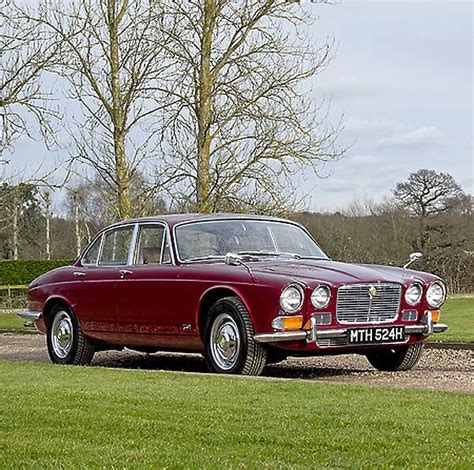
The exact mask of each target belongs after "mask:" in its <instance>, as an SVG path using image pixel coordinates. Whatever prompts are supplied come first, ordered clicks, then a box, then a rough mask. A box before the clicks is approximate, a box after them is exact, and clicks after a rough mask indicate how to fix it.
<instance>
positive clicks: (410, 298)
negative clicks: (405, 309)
mask: <svg viewBox="0 0 474 470" xmlns="http://www.w3.org/2000/svg"><path fill="white" fill-rule="evenodd" d="M422 295H423V287H421V284H418V283H415V284H412V285H411V286H410V287H408V289H407V290H406V292H405V301H406V303H407V304H408V305H411V306H412V307H413V306H414V305H418V304H419V303H420V301H421V297H422Z"/></svg>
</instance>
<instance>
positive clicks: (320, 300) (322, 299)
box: [311, 286, 331, 308]
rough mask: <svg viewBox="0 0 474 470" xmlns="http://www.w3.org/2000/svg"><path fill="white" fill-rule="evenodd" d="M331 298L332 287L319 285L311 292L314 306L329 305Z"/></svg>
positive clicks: (322, 306)
mask: <svg viewBox="0 0 474 470" xmlns="http://www.w3.org/2000/svg"><path fill="white" fill-rule="evenodd" d="M330 300H331V289H330V288H329V287H328V286H318V287H316V289H314V290H313V293H312V294H311V303H312V304H313V307H316V308H324V307H327V305H328V303H329V301H330Z"/></svg>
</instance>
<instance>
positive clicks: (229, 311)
mask: <svg viewBox="0 0 474 470" xmlns="http://www.w3.org/2000/svg"><path fill="white" fill-rule="evenodd" d="M254 334H255V332H254V328H253V324H252V320H251V318H250V315H249V313H248V311H247V309H246V308H245V305H244V304H243V303H242V301H241V300H240V299H239V298H237V297H224V298H222V299H220V300H218V301H217V302H216V303H215V304H214V305H213V306H212V307H211V309H210V311H209V316H208V321H207V325H206V328H205V331H204V345H205V358H206V363H207V365H208V367H209V369H210V370H211V371H212V372H217V373H219V374H241V375H259V374H260V373H261V372H262V370H263V368H264V367H265V364H266V358H267V351H266V350H265V349H264V348H263V347H262V346H260V345H259V344H258V343H256V342H255V340H254V339H253V337H254ZM219 338H221V341H220V342H218V341H217V340H218V339H219ZM227 355H228V357H227Z"/></svg>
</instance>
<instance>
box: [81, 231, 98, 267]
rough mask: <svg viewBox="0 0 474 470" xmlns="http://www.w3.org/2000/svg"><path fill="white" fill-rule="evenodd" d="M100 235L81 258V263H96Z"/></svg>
mask: <svg viewBox="0 0 474 470" xmlns="http://www.w3.org/2000/svg"><path fill="white" fill-rule="evenodd" d="M101 240H102V237H99V238H98V239H97V240H96V241H95V242H94V243H93V244H92V246H91V247H90V248H89V249H88V250H87V253H86V255H85V256H84V258H83V259H82V264H97V259H98V258H99V250H100V242H101Z"/></svg>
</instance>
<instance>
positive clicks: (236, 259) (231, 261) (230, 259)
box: [225, 252, 242, 266]
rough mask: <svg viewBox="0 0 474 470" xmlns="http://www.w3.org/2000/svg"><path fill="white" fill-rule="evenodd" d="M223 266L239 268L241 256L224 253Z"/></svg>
mask: <svg viewBox="0 0 474 470" xmlns="http://www.w3.org/2000/svg"><path fill="white" fill-rule="evenodd" d="M225 264H228V265H229V266H240V265H241V264H242V256H240V255H238V254H237V253H230V252H229V253H226V255H225Z"/></svg>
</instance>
